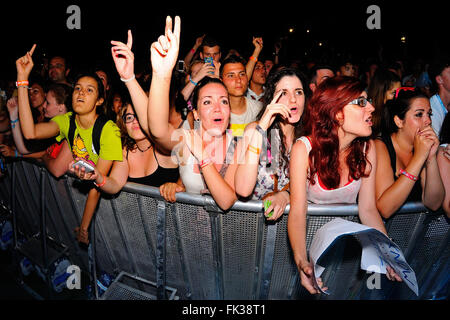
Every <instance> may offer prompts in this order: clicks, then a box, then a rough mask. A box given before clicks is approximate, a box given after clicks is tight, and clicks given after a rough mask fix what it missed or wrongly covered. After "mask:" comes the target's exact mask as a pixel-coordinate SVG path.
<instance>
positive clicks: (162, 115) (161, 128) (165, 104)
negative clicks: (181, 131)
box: [147, 73, 171, 140]
mask: <svg viewBox="0 0 450 320" xmlns="http://www.w3.org/2000/svg"><path fill="white" fill-rule="evenodd" d="M170 80H171V77H170V75H166V76H160V75H158V74H155V73H153V77H152V84H151V87H150V94H149V99H148V110H147V112H148V113H147V117H148V127H149V131H150V133H151V135H152V136H153V137H154V138H155V139H156V140H158V139H163V138H165V137H167V134H168V132H169V90H170Z"/></svg>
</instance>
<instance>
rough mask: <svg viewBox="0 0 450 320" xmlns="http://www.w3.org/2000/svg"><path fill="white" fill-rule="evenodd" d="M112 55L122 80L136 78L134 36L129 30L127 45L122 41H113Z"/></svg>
mask: <svg viewBox="0 0 450 320" xmlns="http://www.w3.org/2000/svg"><path fill="white" fill-rule="evenodd" d="M111 44H112V45H113V47H111V54H112V57H113V60H114V64H115V65H116V70H117V72H118V73H119V76H120V77H121V78H122V79H131V78H132V77H133V76H134V53H133V51H131V47H132V46H133V35H132V34H131V30H128V39H127V44H124V43H123V42H120V41H114V40H112V41H111Z"/></svg>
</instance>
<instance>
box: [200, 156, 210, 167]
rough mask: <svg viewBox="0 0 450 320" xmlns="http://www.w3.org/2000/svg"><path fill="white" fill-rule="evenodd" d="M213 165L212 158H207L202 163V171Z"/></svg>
mask: <svg viewBox="0 0 450 320" xmlns="http://www.w3.org/2000/svg"><path fill="white" fill-rule="evenodd" d="M211 163H212V160H211V158H206V159H204V160H202V162H201V163H200V169H203V168H204V167H206V166H208V165H210V164H211Z"/></svg>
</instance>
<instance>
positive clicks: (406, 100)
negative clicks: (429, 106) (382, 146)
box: [381, 88, 428, 137]
mask: <svg viewBox="0 0 450 320" xmlns="http://www.w3.org/2000/svg"><path fill="white" fill-rule="evenodd" d="M411 89H412V88H411ZM397 90H398V91H397V92H398V94H397V97H396V98H394V99H393V100H389V101H387V102H386V104H385V106H384V108H383V117H382V122H381V134H382V135H383V136H385V137H388V136H390V135H391V134H393V133H395V132H397V131H398V127H397V125H396V124H395V121H394V117H395V116H397V117H399V118H400V119H401V120H404V119H405V115H406V113H407V112H408V111H409V109H410V108H411V104H412V102H413V100H414V99H417V98H426V99H428V97H427V96H426V95H425V94H424V93H423V92H422V91H421V90H420V89H418V88H414V90H409V88H408V90H404V89H402V88H399V89H397Z"/></svg>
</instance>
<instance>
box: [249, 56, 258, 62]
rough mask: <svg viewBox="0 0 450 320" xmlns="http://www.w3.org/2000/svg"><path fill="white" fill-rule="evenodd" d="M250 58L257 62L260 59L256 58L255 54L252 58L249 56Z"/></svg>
mask: <svg viewBox="0 0 450 320" xmlns="http://www.w3.org/2000/svg"><path fill="white" fill-rule="evenodd" d="M249 59H250V60H255V62H257V61H258V59H257V58H256V57H254V56H250V58H249Z"/></svg>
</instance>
